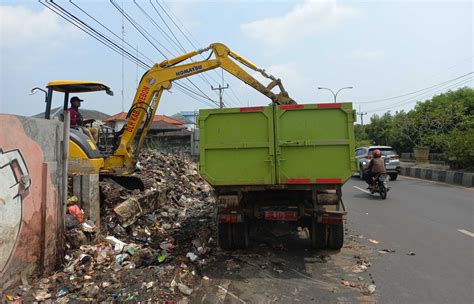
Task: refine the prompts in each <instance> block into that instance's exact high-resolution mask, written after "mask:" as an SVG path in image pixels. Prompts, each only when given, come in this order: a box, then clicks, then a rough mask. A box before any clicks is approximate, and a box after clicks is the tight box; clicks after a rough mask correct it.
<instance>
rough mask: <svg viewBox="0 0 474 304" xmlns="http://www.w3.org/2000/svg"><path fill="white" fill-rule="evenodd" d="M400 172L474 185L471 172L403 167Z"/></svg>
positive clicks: (473, 176) (423, 177) (462, 184)
mask: <svg viewBox="0 0 474 304" xmlns="http://www.w3.org/2000/svg"><path fill="white" fill-rule="evenodd" d="M400 174H401V175H405V176H411V177H416V178H422V179H427V180H432V181H437V182H443V183H449V184H454V185H460V186H465V187H474V173H469V172H461V171H450V170H437V169H430V168H416V167H401V168H400Z"/></svg>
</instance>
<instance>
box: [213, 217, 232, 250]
mask: <svg viewBox="0 0 474 304" xmlns="http://www.w3.org/2000/svg"><path fill="white" fill-rule="evenodd" d="M231 225H232V224H229V223H219V224H218V225H217V243H218V245H219V247H220V248H221V249H223V250H230V249H232V229H231Z"/></svg>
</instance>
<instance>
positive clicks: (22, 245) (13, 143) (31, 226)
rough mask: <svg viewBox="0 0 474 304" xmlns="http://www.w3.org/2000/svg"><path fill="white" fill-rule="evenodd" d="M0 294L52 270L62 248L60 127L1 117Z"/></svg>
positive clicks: (47, 123)
mask: <svg viewBox="0 0 474 304" xmlns="http://www.w3.org/2000/svg"><path fill="white" fill-rule="evenodd" d="M0 126H1V127H0V292H2V291H3V290H4V289H6V288H8V287H9V286H10V285H12V284H14V283H16V282H18V281H19V280H20V277H21V276H23V277H24V278H28V277H31V276H34V275H40V274H42V273H48V272H50V271H53V270H54V269H55V267H56V266H57V265H56V264H57V262H58V261H59V257H60V256H62V252H61V251H62V250H61V249H60V248H63V241H62V240H63V237H62V236H63V231H62V229H63V228H62V227H63V225H62V222H63V216H62V215H63V212H64V211H63V208H62V204H61V199H60V198H61V197H62V190H61V189H63V187H62V186H61V176H62V166H61V165H62V162H61V155H62V154H61V142H62V134H63V133H62V129H63V128H62V123H61V122H58V121H50V120H44V119H38V118H28V117H21V116H14V115H6V114H0Z"/></svg>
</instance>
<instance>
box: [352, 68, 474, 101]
mask: <svg viewBox="0 0 474 304" xmlns="http://www.w3.org/2000/svg"><path fill="white" fill-rule="evenodd" d="M473 73H474V72H469V73H466V74H464V75H461V76H458V77H456V78H453V79H450V80H447V81H444V82H441V83H438V84H435V85H432V86H430V87H427V88H424V89H421V90H417V91H414V92H410V93H406V94H402V95H398V96H394V97H388V98H383V99H375V100H370V101H361V102H357V103H358V104H359V103H360V104H364V103H374V102H380V101H386V100H392V99H397V98H400V97H405V96H409V95H413V94H416V93H419V92H422V91H426V90H428V89H431V88H435V87H438V86H441V85H444V84H446V83H450V82H453V81H456V80H458V79H461V78H464V77H466V76H468V75H471V74H473Z"/></svg>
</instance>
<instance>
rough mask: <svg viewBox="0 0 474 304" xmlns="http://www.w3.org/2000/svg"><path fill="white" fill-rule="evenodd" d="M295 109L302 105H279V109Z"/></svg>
mask: <svg viewBox="0 0 474 304" xmlns="http://www.w3.org/2000/svg"><path fill="white" fill-rule="evenodd" d="M295 109H304V105H295V104H293V105H281V106H280V110H295Z"/></svg>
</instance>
